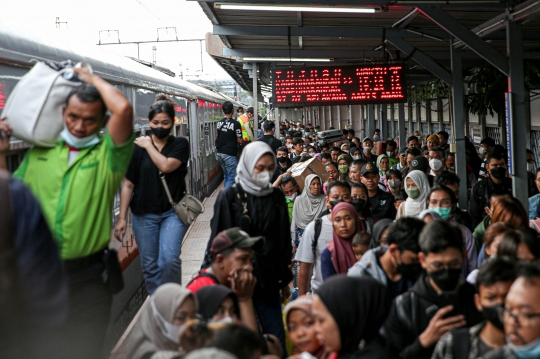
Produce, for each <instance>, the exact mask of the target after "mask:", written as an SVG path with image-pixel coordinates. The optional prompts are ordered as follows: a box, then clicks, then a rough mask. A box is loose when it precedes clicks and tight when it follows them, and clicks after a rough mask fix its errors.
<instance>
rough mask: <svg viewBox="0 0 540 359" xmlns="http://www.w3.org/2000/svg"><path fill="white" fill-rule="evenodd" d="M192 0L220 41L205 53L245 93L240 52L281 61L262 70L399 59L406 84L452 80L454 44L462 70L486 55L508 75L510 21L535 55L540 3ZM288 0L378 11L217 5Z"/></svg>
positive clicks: (247, 82) (539, 47)
mask: <svg viewBox="0 0 540 359" xmlns="http://www.w3.org/2000/svg"><path fill="white" fill-rule="evenodd" d="M197 1H198V3H199V4H200V6H201V7H202V9H203V10H204V12H205V13H206V15H207V16H208V18H209V19H210V21H211V22H212V24H213V25H214V27H213V34H214V35H217V36H219V38H220V40H221V42H223V45H224V46H223V49H222V53H221V54H218V53H215V52H214V53H211V56H212V57H213V58H214V59H215V60H216V61H217V62H218V63H219V64H220V65H221V66H222V67H223V68H224V69H225V70H226V71H227V72H228V73H229V74H230V75H231V77H233V78H234V79H235V80H236V81H237V82H238V83H239V84H240V86H242V88H244V89H245V90H247V91H252V80H251V79H250V78H249V75H248V70H247V69H245V68H244V64H245V63H246V62H247V61H245V60H244V58H246V57H280V58H284V60H282V61H272V62H259V63H261V64H265V66H266V67H265V68H264V71H268V69H269V68H271V67H273V66H276V65H286V66H288V65H291V66H295V65H298V64H300V65H305V63H301V62H300V63H295V62H292V63H290V62H289V61H287V60H286V58H288V57H294V58H297V57H302V58H331V59H332V61H333V63H336V64H344V63H350V64H359V63H373V62H379V61H391V60H401V61H405V62H407V63H408V64H409V66H410V69H411V71H410V81H411V83H415V82H417V83H418V82H427V81H429V80H434V79H436V78H439V79H441V80H443V81H444V82H446V83H448V84H450V85H451V81H452V80H451V74H450V71H449V69H450V46H452V45H451V44H453V46H454V47H455V48H462V50H463V51H462V57H463V67H464V69H468V68H472V67H477V66H482V65H484V64H486V59H487V60H488V61H489V62H490V63H491V64H492V65H493V66H495V67H496V68H498V69H499V70H501V71H502V72H503V73H505V74H508V71H509V70H508V59H507V57H506V52H507V49H506V47H507V43H506V22H507V20H508V19H512V20H520V21H521V22H522V23H523V31H522V40H523V41H522V44H523V51H524V58H526V59H527V58H540V41H539V39H540V18H538V15H540V1H538V0H528V1H515V0H514V1H498V0H476V1H462V0H447V1H446V0H445V1H442V0H423V1H422V0H416V1H414V0H404V1H402V0H340V1H330V0H294V1H276V0H274V1H269V0H233V1H231V0H221V1H215V0H197ZM291 3H294V4H295V5H300V6H310V7H318V6H333V7H335V8H339V7H345V6H346V7H371V8H374V9H376V12H375V13H372V14H358V13H329V12H304V11H302V12H299V11H296V12H292V11H261V10H226V9H223V8H221V6H220V5H221V4H240V5H247V4H249V5H262V4H270V5H282V6H287V5H289V6H290V5H291ZM483 57H484V58H485V59H484V58H483ZM248 62H249V61H248ZM313 64H314V65H317V63H316V62H315V63H313ZM321 64H322V63H321ZM319 65H320V64H319ZM265 77H266V76H265ZM265 77H262V80H261V79H260V80H259V86H262V89H263V90H264V89H265V86H268V85H269V82H268V81H265V80H267V79H265ZM266 89H268V87H266Z"/></svg>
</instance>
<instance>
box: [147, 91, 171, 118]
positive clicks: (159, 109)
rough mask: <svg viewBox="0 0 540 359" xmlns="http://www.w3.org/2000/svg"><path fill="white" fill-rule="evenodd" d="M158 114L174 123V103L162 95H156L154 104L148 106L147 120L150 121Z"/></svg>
mask: <svg viewBox="0 0 540 359" xmlns="http://www.w3.org/2000/svg"><path fill="white" fill-rule="evenodd" d="M158 113H165V114H167V116H169V117H170V118H171V120H172V121H174V118H175V117H176V103H175V102H174V101H173V100H171V99H170V98H169V97H167V96H165V95H163V94H160V95H157V96H156V100H155V102H154V103H153V104H152V106H150V111H149V112H148V119H149V120H150V121H152V119H153V118H154V116H155V115H157V114H158Z"/></svg>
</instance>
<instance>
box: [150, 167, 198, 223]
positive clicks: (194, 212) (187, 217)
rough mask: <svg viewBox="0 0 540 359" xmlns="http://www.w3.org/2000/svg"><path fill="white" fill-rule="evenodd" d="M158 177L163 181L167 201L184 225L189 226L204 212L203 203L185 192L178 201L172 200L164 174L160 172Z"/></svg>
mask: <svg viewBox="0 0 540 359" xmlns="http://www.w3.org/2000/svg"><path fill="white" fill-rule="evenodd" d="M159 177H160V178H161V182H163V187H164V188H165V193H167V198H168V199H169V203H170V204H171V206H172V208H174V211H175V212H176V215H177V216H178V219H179V220H180V222H182V223H183V224H184V225H186V226H188V227H189V225H190V224H191V223H193V221H194V220H195V218H197V216H198V215H199V214H201V213H203V212H204V205H203V204H202V203H201V201H199V200H198V199H197V198H196V197H193V196H192V195H190V194H189V193H187V192H184V196H183V197H182V199H180V202H178V203H176V202H174V200H173V199H172V196H171V192H170V191H169V186H167V181H166V180H165V174H164V173H162V172H160V174H159Z"/></svg>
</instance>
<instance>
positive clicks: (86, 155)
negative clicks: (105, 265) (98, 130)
mask: <svg viewBox="0 0 540 359" xmlns="http://www.w3.org/2000/svg"><path fill="white" fill-rule="evenodd" d="M134 137H135V136H134V134H133V135H132V136H131V138H130V139H129V140H128V141H127V142H126V143H125V144H123V145H121V146H116V145H115V144H114V142H113V140H112V138H111V137H110V136H109V134H106V135H104V136H103V137H101V138H100V142H99V143H98V144H97V145H95V146H91V147H88V148H84V149H82V150H81V151H80V152H79V153H78V155H77V157H76V158H75V159H74V160H73V161H72V162H71V164H69V165H68V156H69V148H68V147H67V146H66V145H65V142H64V141H60V142H59V143H58V145H56V147H53V148H41V147H34V148H32V149H31V150H30V151H28V153H27V154H26V156H25V158H24V160H23V162H22V163H21V166H20V167H19V169H18V170H17V171H16V172H15V173H14V177H17V178H19V179H21V180H23V181H24V182H25V183H26V184H27V185H28V187H29V188H30V190H31V191H32V193H33V194H34V195H35V196H36V197H37V198H38V200H39V202H40V204H41V209H42V211H43V214H44V215H45V219H46V220H47V223H48V225H49V228H50V229H51V231H52V232H53V236H54V238H55V240H56V242H57V244H58V247H59V249H60V256H61V258H62V259H64V260H65V259H74V258H81V257H85V256H88V255H90V254H93V253H96V252H98V251H99V250H102V249H103V248H105V247H106V246H107V244H108V243H109V239H110V237H111V226H112V209H113V208H112V207H113V200H114V196H115V193H116V191H117V190H118V187H119V185H120V182H121V181H122V178H123V176H124V172H125V171H126V169H127V167H128V165H129V162H130V159H131V154H132V152H133V139H134Z"/></svg>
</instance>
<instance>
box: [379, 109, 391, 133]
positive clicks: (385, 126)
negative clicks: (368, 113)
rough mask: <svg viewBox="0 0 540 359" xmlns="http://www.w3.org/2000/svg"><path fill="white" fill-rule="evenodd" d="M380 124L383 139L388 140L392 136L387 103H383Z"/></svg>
mask: <svg viewBox="0 0 540 359" xmlns="http://www.w3.org/2000/svg"><path fill="white" fill-rule="evenodd" d="M379 125H380V126H381V141H386V139H387V138H388V137H390V136H389V133H388V105H387V104H385V103H382V104H381V111H380V116H379Z"/></svg>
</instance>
